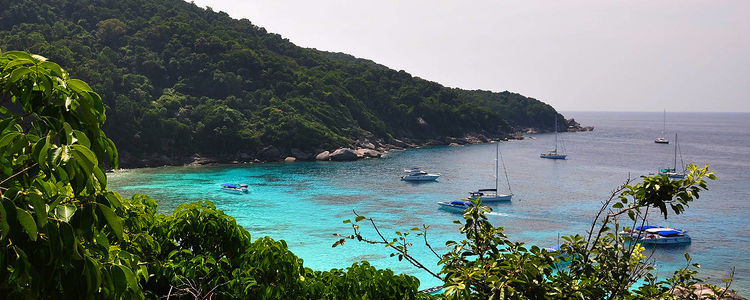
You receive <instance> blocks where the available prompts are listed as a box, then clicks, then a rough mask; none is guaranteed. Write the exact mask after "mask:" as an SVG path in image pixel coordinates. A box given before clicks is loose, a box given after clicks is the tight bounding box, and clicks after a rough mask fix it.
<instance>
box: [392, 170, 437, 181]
mask: <svg viewBox="0 0 750 300" xmlns="http://www.w3.org/2000/svg"><path fill="white" fill-rule="evenodd" d="M404 172H406V173H408V174H406V175H404V176H401V180H403V181H435V180H437V179H438V177H440V174H430V173H427V172H425V171H422V169H420V168H418V167H414V168H411V169H405V170H404Z"/></svg>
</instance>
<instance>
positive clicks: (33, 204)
mask: <svg viewBox="0 0 750 300" xmlns="http://www.w3.org/2000/svg"><path fill="white" fill-rule="evenodd" d="M0 88H1V90H0V91H1V92H0V104H2V107H0V114H1V115H2V121H0V130H1V134H0V166H2V170H0V172H2V180H0V201H1V202H2V205H1V206H0V282H1V283H0V294H4V295H7V296H8V297H10V298H47V297H52V298H75V297H84V296H85V295H86V294H94V295H97V296H98V297H101V298H120V297H123V298H142V297H143V295H142V291H141V287H140V285H139V284H138V279H137V278H138V277H144V278H145V276H147V274H146V273H145V270H144V269H143V268H141V266H140V265H139V259H138V257H137V256H136V255H133V254H132V253H130V252H128V251H126V250H123V249H122V248H121V247H120V246H121V245H122V244H123V243H125V242H127V240H128V239H129V238H130V237H129V236H128V235H127V234H126V232H124V230H123V220H122V218H121V217H120V216H119V214H122V213H124V210H125V207H124V206H123V201H122V199H121V197H120V196H119V195H118V194H117V193H115V192H112V191H109V190H107V178H106V176H105V175H104V168H103V167H102V164H109V165H110V166H111V167H114V168H116V167H117V163H118V159H117V158H118V156H117V149H116V148H115V145H114V143H113V142H112V140H110V139H109V138H107V136H106V135H105V134H104V132H103V131H102V130H101V129H100V126H101V124H102V123H103V122H104V121H105V115H104V106H103V104H102V100H101V98H100V97H99V95H98V94H97V93H95V92H93V91H92V90H91V88H90V87H89V86H88V84H86V83H85V82H83V81H81V80H78V79H73V78H70V77H69V75H68V73H67V72H65V71H64V70H63V69H62V68H60V66H58V65H57V64H55V63H53V62H49V61H46V59H45V58H44V57H41V56H38V55H30V54H28V53H25V52H17V51H12V52H5V53H1V54H0Z"/></svg>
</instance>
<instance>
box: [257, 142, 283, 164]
mask: <svg viewBox="0 0 750 300" xmlns="http://www.w3.org/2000/svg"><path fill="white" fill-rule="evenodd" d="M258 157H260V159H262V160H265V161H277V160H279V159H280V158H281V151H279V149H278V148H276V147H275V146H268V147H265V148H263V149H261V150H260V151H259V152H258Z"/></svg>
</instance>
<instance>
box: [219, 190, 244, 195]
mask: <svg viewBox="0 0 750 300" xmlns="http://www.w3.org/2000/svg"><path fill="white" fill-rule="evenodd" d="M221 191H222V192H225V193H229V194H235V195H242V194H247V193H248V192H249V191H248V190H247V189H242V190H235V189H221Z"/></svg>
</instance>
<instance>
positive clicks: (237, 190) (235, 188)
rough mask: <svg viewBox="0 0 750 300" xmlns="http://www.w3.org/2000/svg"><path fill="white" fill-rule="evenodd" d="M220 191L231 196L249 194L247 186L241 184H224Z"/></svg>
mask: <svg viewBox="0 0 750 300" xmlns="http://www.w3.org/2000/svg"><path fill="white" fill-rule="evenodd" d="M220 189H221V191H222V192H227V193H232V194H247V193H249V192H250V188H249V187H248V185H247V184H244V183H241V184H234V183H224V184H222V185H221V188H220Z"/></svg>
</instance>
